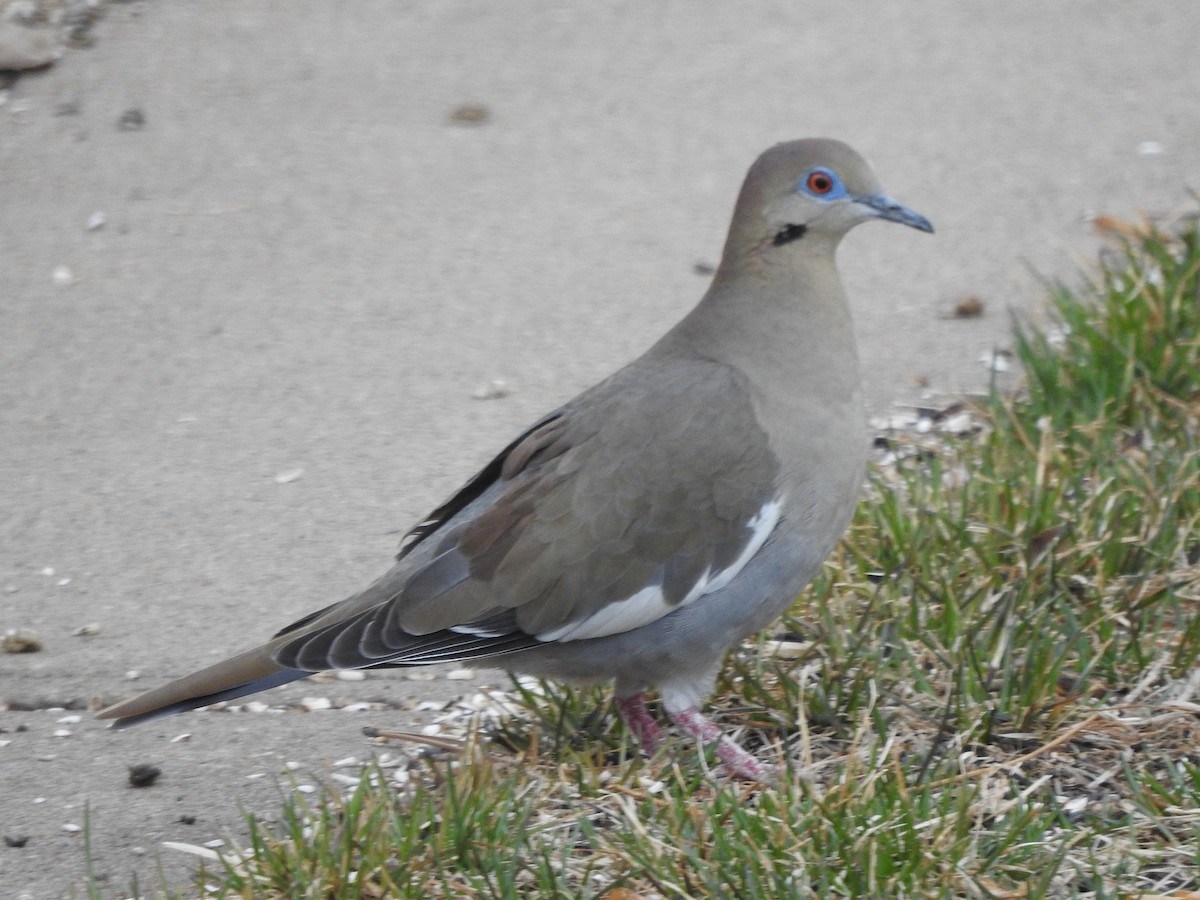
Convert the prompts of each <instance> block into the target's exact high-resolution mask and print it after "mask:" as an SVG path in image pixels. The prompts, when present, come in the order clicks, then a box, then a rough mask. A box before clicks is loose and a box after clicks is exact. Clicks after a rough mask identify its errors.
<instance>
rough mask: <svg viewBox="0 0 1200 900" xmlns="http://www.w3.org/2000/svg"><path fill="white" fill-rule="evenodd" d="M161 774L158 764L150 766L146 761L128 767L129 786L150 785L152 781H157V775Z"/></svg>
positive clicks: (141, 786) (142, 786)
mask: <svg viewBox="0 0 1200 900" xmlns="http://www.w3.org/2000/svg"><path fill="white" fill-rule="evenodd" d="M161 774H162V769H160V768H159V767H158V766H152V765H149V764H148V763H141V764H140V765H136V766H130V767H129V786H130V787H134V788H144V787H150V785H152V784H154V782H156V781H158V776H159V775H161Z"/></svg>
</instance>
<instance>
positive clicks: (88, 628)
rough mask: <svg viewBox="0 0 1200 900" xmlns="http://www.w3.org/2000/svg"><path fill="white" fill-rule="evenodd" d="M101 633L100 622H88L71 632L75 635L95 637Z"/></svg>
mask: <svg viewBox="0 0 1200 900" xmlns="http://www.w3.org/2000/svg"><path fill="white" fill-rule="evenodd" d="M99 633H100V623H99V622H88V623H87V624H86V625H80V626H79V627H78V628H76V629H75V630H74V631H72V632H71V635H72V636H73V637H95V636H96V635H98V634H99Z"/></svg>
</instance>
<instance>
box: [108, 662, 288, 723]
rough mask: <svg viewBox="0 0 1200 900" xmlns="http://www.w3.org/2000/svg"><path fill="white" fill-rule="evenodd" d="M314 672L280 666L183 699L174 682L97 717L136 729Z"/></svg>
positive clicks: (118, 705)
mask: <svg viewBox="0 0 1200 900" xmlns="http://www.w3.org/2000/svg"><path fill="white" fill-rule="evenodd" d="M311 674H312V673H311V672H306V671H303V670H301V669H280V670H278V671H276V672H272V673H270V674H269V675H266V676H264V677H262V678H255V679H253V680H252V681H247V682H243V683H242V684H237V685H234V686H232V687H228V688H223V689H219V690H215V691H211V692H209V693H201V694H196V695H194V696H190V697H188V696H185V697H182V698H181V697H178V696H177V695H173V693H172V688H173V687H175V682H172V683H171V684H168V685H165V686H164V687H161V688H156V689H154V690H150V691H147V692H146V693H144V694H139V695H138V696H136V697H131V698H129V699H128V700H122V701H121V702H120V703H114V704H112V705H111V706H106V707H104V709H102V710H100V711H99V712H97V713H96V716H95V717H96V718H97V719H112V720H113V721H112V724H110V725H109V728H111V729H113V730H116V731H121V730H124V729H126V728H132V727H133V726H134V725H142V724H144V723H146V722H153V721H154V720H155V719H165V718H167V717H168V716H174V715H178V714H179V713H183V712H189V711H190V710H193V709H199V708H200V707H202V706H211V705H212V704H214V703H220V702H221V701H223V700H236V699H237V698H238V697H244V696H246V695H247V694H257V693H258V692H259V691H266V690H269V689H271V688H273V687H279V686H280V685H283V684H288V683H289V682H292V681H299V680H300V679H301V678H307V677H308V676H309V675H311Z"/></svg>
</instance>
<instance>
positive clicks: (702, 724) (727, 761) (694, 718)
mask: <svg viewBox="0 0 1200 900" xmlns="http://www.w3.org/2000/svg"><path fill="white" fill-rule="evenodd" d="M671 721H672V722H674V723H675V724H676V725H678V726H679V727H680V728H681V729H683V731H685V732H686V733H687V734H689V735H691V736H692V737H693V738H695V739H696V740H697V741H699V742H700V743H702V744H712V743H714V742H715V743H716V745H717V746H716V749H715V751H714V752H715V753H716V755H717V759H719V760H720V761H721V763H722V768H723V769H724V770H725V772H726V773H727V774H729V775H731V776H732V777H734V778H741V779H744V780H746V781H758V782H760V783H762V784H770V783H771V782H773V781H775V780H776V774H775V770H774V769H773V768H772V767H771V766H767V765H764V764H763V763H761V762H759V761H758V760H757V759H755V758H754V757H753V756H751V755H750V754H749V753H747V752H746V751H745V750H743V749H742V748H741V747H739V746H738V745H737V744H735V743H734V742H733V741H732V740H731V739H730V738H729V737H728V736H727V735H726V734H724V733H723V732H722V731H721V729H720V727H719V726H718V725H717V724H716V723H715V722H713V721H711V720H710V719H708V718H707V717H706V716H705V715H704V714H703V713H701V712H700V710H698V709H685V710H681V711H680V712H677V713H671Z"/></svg>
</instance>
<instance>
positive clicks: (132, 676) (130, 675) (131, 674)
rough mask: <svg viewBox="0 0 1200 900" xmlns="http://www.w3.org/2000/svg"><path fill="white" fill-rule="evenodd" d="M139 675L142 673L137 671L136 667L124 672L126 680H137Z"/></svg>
mask: <svg viewBox="0 0 1200 900" xmlns="http://www.w3.org/2000/svg"><path fill="white" fill-rule="evenodd" d="M141 677H142V673H141V672H139V671H138V670H137V669H130V670H129V671H128V672H126V673H125V680H126V681H137V680H138V679H139V678H141Z"/></svg>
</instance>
